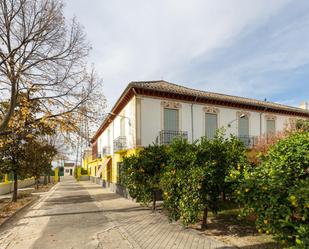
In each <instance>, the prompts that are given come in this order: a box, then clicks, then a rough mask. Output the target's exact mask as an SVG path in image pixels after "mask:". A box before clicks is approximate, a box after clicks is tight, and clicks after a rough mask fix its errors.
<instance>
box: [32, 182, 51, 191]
mask: <svg viewBox="0 0 309 249" xmlns="http://www.w3.org/2000/svg"><path fill="white" fill-rule="evenodd" d="M54 185H55V184H54V183H48V184H46V185H44V184H39V187H38V189H37V188H36V187H37V186H36V185H35V186H34V188H35V190H34V193H40V192H47V191H49V190H50V189H51V188H52V187H53V186H54Z"/></svg>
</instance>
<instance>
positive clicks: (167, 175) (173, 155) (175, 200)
mask: <svg viewBox="0 0 309 249" xmlns="http://www.w3.org/2000/svg"><path fill="white" fill-rule="evenodd" d="M196 154H197V147H196V145H195V144H189V143H188V141H187V140H185V139H180V138H179V139H174V140H173V142H172V143H171V144H170V146H169V147H168V161H167V165H166V169H165V172H164V174H163V176H162V178H161V188H162V190H163V199H164V207H165V209H166V210H167V211H168V217H169V219H170V220H179V219H180V218H183V219H184V220H185V221H186V220H187V219H190V218H189V217H188V218H186V216H187V215H188V214H189V213H190V212H189V211H187V212H186V211H185V210H186V208H187V207H186V206H185V205H186V204H187V203H189V202H191V201H192V202H193V203H195V201H193V199H194V200H195V199H196V198H198V197H196V198H195V197H194V196H193V195H191V196H190V195H189V194H188V195H184V193H186V191H190V187H191V186H192V187H193V188H194V187H195V185H193V183H192V182H191V179H192V177H190V176H191V175H192V174H191V170H193V169H194V168H195V166H196V165H195V163H196ZM192 173H193V172H192ZM187 196H189V198H188V199H187ZM188 209H190V207H188Z"/></svg>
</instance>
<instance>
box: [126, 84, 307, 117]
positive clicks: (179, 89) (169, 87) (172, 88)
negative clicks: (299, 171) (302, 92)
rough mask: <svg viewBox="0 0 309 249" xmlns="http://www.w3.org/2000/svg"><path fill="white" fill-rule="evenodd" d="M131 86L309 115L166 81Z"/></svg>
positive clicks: (272, 104)
mask: <svg viewBox="0 0 309 249" xmlns="http://www.w3.org/2000/svg"><path fill="white" fill-rule="evenodd" d="M130 86H131V87H138V88H144V89H152V90H157V91H161V92H168V93H177V94H183V95H189V96H194V97H201V98H208V99H214V100H222V101H228V102H232V103H239V104H246V105H252V106H258V107H265V108H273V109H279V110H285V111H293V112H299V113H307V114H309V111H307V110H304V109H301V108H297V107H292V106H287V105H282V104H278V103H274V102H268V101H261V100H257V99H251V98H244V97H238V96H232V95H227V94H221V93H214V92H207V91H201V90H197V89H192V88H188V87H184V86H180V85H177V84H174V83H170V82H167V81H164V80H157V81H133V82H131V83H130V84H129V87H130Z"/></svg>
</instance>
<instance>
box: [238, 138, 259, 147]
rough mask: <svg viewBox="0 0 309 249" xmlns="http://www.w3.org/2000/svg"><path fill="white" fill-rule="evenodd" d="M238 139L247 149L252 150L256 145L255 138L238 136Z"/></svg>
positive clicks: (256, 139)
mask: <svg viewBox="0 0 309 249" xmlns="http://www.w3.org/2000/svg"><path fill="white" fill-rule="evenodd" d="M238 139H239V140H240V141H241V142H243V143H244V145H245V146H246V147H248V148H252V147H254V146H255V145H257V143H258V140H259V139H258V137H257V136H238Z"/></svg>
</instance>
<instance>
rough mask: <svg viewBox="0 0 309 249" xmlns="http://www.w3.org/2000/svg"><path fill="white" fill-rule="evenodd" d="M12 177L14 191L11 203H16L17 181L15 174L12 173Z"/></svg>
mask: <svg viewBox="0 0 309 249" xmlns="http://www.w3.org/2000/svg"><path fill="white" fill-rule="evenodd" d="M13 175H14V189H13V197H12V201H13V202H16V201H17V190H18V179H17V172H16V171H14V172H13Z"/></svg>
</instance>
